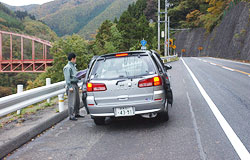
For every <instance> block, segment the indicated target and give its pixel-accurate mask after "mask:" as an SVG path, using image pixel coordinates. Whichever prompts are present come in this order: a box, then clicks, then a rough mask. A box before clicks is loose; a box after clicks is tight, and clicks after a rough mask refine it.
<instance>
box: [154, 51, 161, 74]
mask: <svg viewBox="0 0 250 160" xmlns="http://www.w3.org/2000/svg"><path fill="white" fill-rule="evenodd" d="M151 57H152V59H153V61H154V63H155V65H156V67H157V69H158V71H159V72H160V73H162V69H161V67H160V65H159V63H158V62H157V60H156V59H155V57H154V56H153V55H152V56H151Z"/></svg>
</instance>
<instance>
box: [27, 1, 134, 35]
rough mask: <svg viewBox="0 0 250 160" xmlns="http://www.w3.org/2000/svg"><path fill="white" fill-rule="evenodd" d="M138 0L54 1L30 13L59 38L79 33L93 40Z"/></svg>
mask: <svg viewBox="0 0 250 160" xmlns="http://www.w3.org/2000/svg"><path fill="white" fill-rule="evenodd" d="M134 1H136V0H77V1H76V0H68V1H62V0H58V1H52V2H50V3H46V4H43V5H41V6H39V7H35V8H33V9H32V10H31V11H30V13H31V14H34V15H35V16H36V18H37V19H40V20H42V21H44V22H45V23H46V24H48V25H49V26H50V27H51V28H52V29H53V30H54V31H55V32H56V33H57V35H59V36H65V35H72V34H73V33H79V34H80V35H83V36H84V37H85V38H88V39H92V37H90V36H91V35H92V34H95V33H96V30H97V28H98V26H100V25H101V23H102V22H103V21H104V20H106V19H108V20H114V17H120V15H121V13H122V12H123V11H124V10H126V8H127V6H128V4H130V3H131V2H134Z"/></svg>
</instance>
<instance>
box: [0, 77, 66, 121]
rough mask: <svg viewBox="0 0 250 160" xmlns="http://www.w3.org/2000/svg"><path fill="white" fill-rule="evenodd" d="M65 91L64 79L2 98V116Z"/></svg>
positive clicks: (0, 108) (0, 114) (0, 109)
mask: <svg viewBox="0 0 250 160" xmlns="http://www.w3.org/2000/svg"><path fill="white" fill-rule="evenodd" d="M65 92H66V89H65V81H63V82H58V83H54V84H51V85H49V86H43V87H38V88H35V89H31V90H28V91H24V92H21V93H17V94H13V95H10V96H6V97H3V98H0V117H2V116H5V115H7V114H9V113H12V112H14V111H17V110H20V109H22V108H25V107H28V106H29V105H32V104H35V103H38V102H41V101H43V100H46V99H48V98H51V97H54V96H57V95H60V94H64V93H65Z"/></svg>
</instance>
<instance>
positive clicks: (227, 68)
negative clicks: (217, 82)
mask: <svg viewBox="0 0 250 160" xmlns="http://www.w3.org/2000/svg"><path fill="white" fill-rule="evenodd" d="M222 68H224V69H227V70H229V71H234V69H231V68H228V67H222Z"/></svg>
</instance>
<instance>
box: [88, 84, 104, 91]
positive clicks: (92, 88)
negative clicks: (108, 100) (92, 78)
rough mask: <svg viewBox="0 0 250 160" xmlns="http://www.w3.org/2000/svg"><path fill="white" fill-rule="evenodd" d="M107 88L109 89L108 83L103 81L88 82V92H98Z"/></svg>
mask: <svg viewBox="0 0 250 160" xmlns="http://www.w3.org/2000/svg"><path fill="white" fill-rule="evenodd" d="M106 90H107V88H106V85H105V84H103V83H87V91H88V92H98V91H106Z"/></svg>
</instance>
